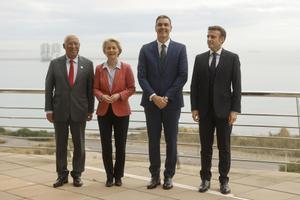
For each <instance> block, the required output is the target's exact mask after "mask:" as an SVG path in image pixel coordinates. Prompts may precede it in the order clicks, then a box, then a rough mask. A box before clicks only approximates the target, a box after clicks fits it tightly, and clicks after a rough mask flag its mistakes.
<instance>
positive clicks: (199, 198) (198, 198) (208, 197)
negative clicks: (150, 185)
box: [169, 190, 220, 200]
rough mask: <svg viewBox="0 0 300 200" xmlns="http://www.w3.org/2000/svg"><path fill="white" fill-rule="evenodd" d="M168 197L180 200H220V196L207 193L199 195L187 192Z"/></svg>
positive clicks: (191, 191)
mask: <svg viewBox="0 0 300 200" xmlns="http://www.w3.org/2000/svg"><path fill="white" fill-rule="evenodd" d="M169 197H172V198H175V199H180V200H187V199H188V200H217V199H220V195H214V194H209V193H200V192H197V191H193V190H189V191H185V192H181V193H179V194H172V195H170V196H169Z"/></svg>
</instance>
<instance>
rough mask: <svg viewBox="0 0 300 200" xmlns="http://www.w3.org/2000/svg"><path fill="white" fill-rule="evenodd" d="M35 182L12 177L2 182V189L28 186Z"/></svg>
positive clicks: (0, 186)
mask: <svg viewBox="0 0 300 200" xmlns="http://www.w3.org/2000/svg"><path fill="white" fill-rule="evenodd" d="M33 184H34V183H32V182H30V181H24V180H22V179H18V178H11V179H8V180H5V181H1V182H0V191H5V190H9V189H14V188H21V187H27V186H29V185H33Z"/></svg>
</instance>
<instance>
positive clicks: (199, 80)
mask: <svg viewBox="0 0 300 200" xmlns="http://www.w3.org/2000/svg"><path fill="white" fill-rule="evenodd" d="M225 38H226V32H225V30H224V29H223V28H222V27H220V26H210V27H208V34H207V44H208V47H209V48H210V50H209V51H208V52H205V53H202V54H199V55H197V56H196V59H195V64H194V70H193V77H192V83H191V109H192V117H193V119H194V120H195V121H196V122H198V123H199V133H200V143H201V171H200V176H201V184H200V187H199V192H206V191H207V190H208V189H209V188H210V180H211V161H212V153H213V149H212V146H213V140H214V132H215V130H216V136H217V146H218V149H219V173H220V176H219V182H220V191H221V193H223V194H228V193H230V187H229V184H228V182H229V177H228V173H229V169H230V163H231V157H230V135H231V130H232V124H233V123H234V122H235V121H236V118H237V114H238V113H240V112H241V72H240V61H239V57H238V55H237V54H235V53H232V52H230V51H227V50H225V49H223V48H222V44H223V43H224V41H225Z"/></svg>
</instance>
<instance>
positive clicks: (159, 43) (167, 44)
mask: <svg viewBox="0 0 300 200" xmlns="http://www.w3.org/2000/svg"><path fill="white" fill-rule="evenodd" d="M156 41H157V44H158V46H159V47H160V46H161V45H162V44H164V45H166V47H167V48H168V47H169V44H170V41H171V39H170V38H169V39H168V40H167V41H166V42H165V43H161V42H160V41H158V40H156Z"/></svg>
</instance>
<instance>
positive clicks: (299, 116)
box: [296, 97, 300, 136]
mask: <svg viewBox="0 0 300 200" xmlns="http://www.w3.org/2000/svg"><path fill="white" fill-rule="evenodd" d="M296 107H297V116H298V117H297V118H298V130H299V136H300V108H299V107H300V105H299V98H298V97H296Z"/></svg>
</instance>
